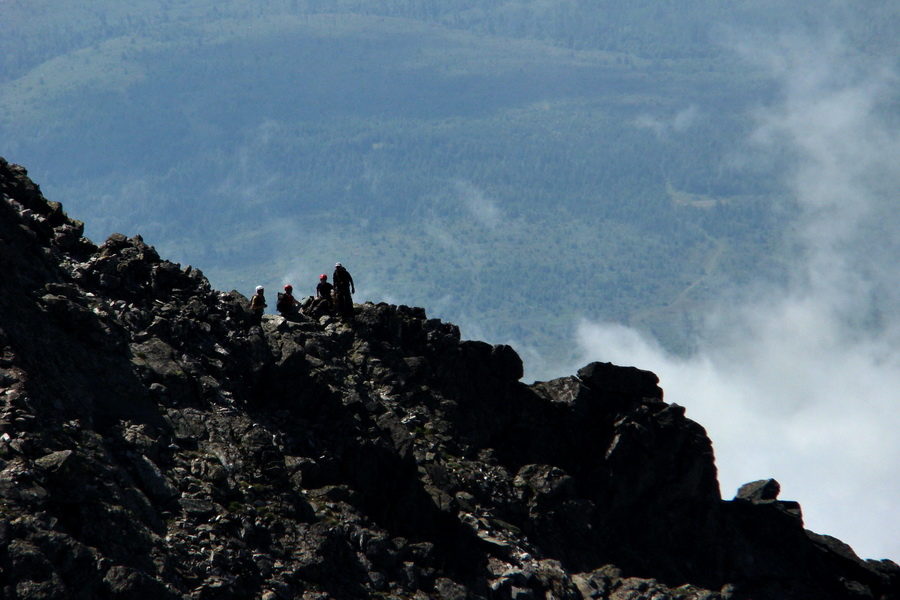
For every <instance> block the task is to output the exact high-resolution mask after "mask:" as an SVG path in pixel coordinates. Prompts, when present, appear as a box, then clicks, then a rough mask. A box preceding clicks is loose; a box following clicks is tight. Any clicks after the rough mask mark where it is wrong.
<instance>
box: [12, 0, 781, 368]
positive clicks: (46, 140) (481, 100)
mask: <svg viewBox="0 0 900 600" xmlns="http://www.w3.org/2000/svg"><path fill="white" fill-rule="evenodd" d="M545 4H546V3H512V4H509V3H499V4H498V3H491V2H467V3H465V6H456V7H455V9H454V10H449V9H445V8H440V7H430V6H427V3H409V4H403V5H399V6H398V5H397V4H396V3H372V4H368V3H359V2H343V3H339V4H334V3H324V4H321V3H316V2H263V3H260V4H258V5H256V6H254V7H249V6H247V5H246V4H244V3H239V2H218V3H214V2H202V1H192V2H188V3H183V4H179V5H178V6H175V5H172V4H171V3H167V2H163V3H148V4H146V5H141V6H140V7H133V8H130V9H125V8H122V7H120V6H118V5H115V4H112V3H99V4H98V3H80V2H76V3H72V4H70V5H68V8H67V11H66V14H64V15H63V14H60V13H57V12H54V11H53V10H51V8H52V7H50V5H47V4H43V3H40V2H38V3H34V4H29V5H27V6H26V5H25V4H23V3H11V4H10V5H9V6H10V8H9V10H8V11H7V13H6V14H7V15H9V16H8V18H7V20H6V21H5V22H4V24H0V27H5V28H6V29H5V30H2V33H3V34H4V35H3V36H2V37H3V38H4V41H2V42H0V44H5V46H4V47H6V46H8V47H9V50H10V51H9V52H8V53H6V55H5V56H6V59H5V60H6V63H4V71H5V72H4V75H5V77H4V78H3V79H2V84H0V85H2V87H0V97H2V103H3V105H4V109H5V110H4V111H3V112H2V114H0V137H2V139H3V140H4V141H3V143H4V148H3V152H4V154H5V155H7V156H10V157H15V159H16V160H17V161H20V162H24V163H26V164H29V165H30V168H31V169H32V172H34V173H36V174H38V175H39V176H40V178H41V180H42V181H43V182H44V186H45V188H46V189H48V190H51V191H52V192H53V193H54V194H56V195H58V196H60V197H66V198H71V199H72V200H70V201H69V202H68V204H67V206H69V209H70V211H71V212H72V214H73V215H77V216H79V217H80V218H82V219H84V220H85V221H87V222H88V227H89V231H88V234H89V235H95V236H97V237H106V236H107V235H108V234H109V233H111V232H113V231H133V230H140V231H142V232H143V234H144V235H146V236H148V237H152V238H153V239H154V240H156V242H157V245H158V247H160V248H161V249H163V250H164V251H165V253H166V254H167V255H169V256H174V257H188V256H190V257H192V260H202V261H203V263H204V264H205V265H206V272H207V273H208V274H209V276H210V278H211V280H212V281H214V282H215V283H216V285H217V286H219V287H226V288H229V289H230V288H237V289H241V290H242V291H244V292H248V291H249V290H252V288H253V286H255V285H256V283H257V281H255V280H254V279H253V277H256V276H259V277H260V278H262V279H263V280H266V281H279V282H283V283H288V282H290V283H292V284H294V285H295V286H297V288H298V289H306V288H307V287H308V288H312V286H313V285H314V284H315V282H316V280H317V279H316V278H317V276H318V274H319V273H320V272H321V270H322V269H323V265H330V264H333V262H334V260H335V258H334V257H335V256H342V257H343V259H344V262H346V263H348V265H350V266H351V267H353V268H352V270H354V271H355V272H358V273H360V274H361V275H364V276H363V277H360V281H361V282H363V285H364V288H365V290H366V295H367V297H369V298H378V299H385V300H390V299H391V298H394V297H396V295H397V294H398V293H400V294H402V295H403V297H404V298H408V299H409V300H408V301H409V302H412V303H417V304H425V303H427V304H428V305H429V306H433V307H434V309H433V310H434V311H436V314H440V315H441V316H442V317H447V318H448V319H452V320H454V321H456V322H460V323H465V324H466V326H467V327H468V326H469V324H472V325H474V326H477V327H479V328H480V329H481V330H483V332H484V333H485V334H486V335H487V336H488V337H490V338H491V339H497V340H509V339H517V340H519V341H521V342H522V343H523V344H524V345H526V346H534V347H535V348H538V349H539V350H540V352H541V353H546V354H548V355H554V356H560V357H561V356H566V355H567V354H571V352H572V350H571V343H570V339H571V335H569V333H570V332H571V330H572V328H573V327H574V323H575V322H576V321H577V320H578V319H579V318H589V319H604V320H612V321H618V322H627V323H633V324H635V325H638V326H641V327H643V328H644V329H645V330H650V331H652V332H653V333H654V334H656V335H657V336H658V337H660V338H661V339H662V340H663V341H664V343H665V344H666V345H667V346H669V347H672V348H677V349H681V350H684V349H686V348H689V345H690V334H691V323H692V320H693V319H696V318H697V315H698V314H702V311H703V306H704V302H705V301H706V300H708V299H709V298H711V297H715V296H717V295H718V294H720V293H722V290H724V289H727V288H728V287H729V286H730V285H732V284H734V283H735V282H741V281H746V280H749V279H754V278H760V279H769V280H776V281H778V280H782V279H783V278H784V277H785V270H786V269H785V266H784V264H783V263H782V262H781V261H780V258H781V257H782V255H783V254H784V253H785V252H786V251H785V249H784V248H783V247H782V246H781V239H782V238H781V236H782V234H783V232H784V229H785V227H787V226H788V225H789V218H788V217H789V216H790V205H791V202H790V198H789V197H787V195H786V194H785V193H784V190H782V189H781V188H780V187H779V184H778V181H777V178H775V177H771V176H769V175H770V174H769V173H768V172H767V171H764V172H762V173H761V172H760V170H759V168H757V167H755V166H754V167H750V166H747V165H748V164H749V162H752V161H749V162H748V161H744V163H743V166H741V167H738V166H736V165H737V164H738V162H739V161H737V160H731V157H734V156H738V157H741V156H742V153H743V152H744V151H745V149H744V148H743V147H742V142H741V140H742V139H744V138H745V137H746V136H747V134H748V131H749V130H750V128H751V126H752V125H751V123H750V121H749V120H748V111H749V109H750V108H751V107H753V106H756V105H757V104H758V103H760V102H761V101H765V100H766V99H768V98H770V97H771V95H772V94H773V93H774V92H773V90H772V89H771V88H772V86H771V83H770V82H769V81H768V80H767V79H766V78H765V77H764V76H763V75H762V74H761V73H759V72H758V71H756V70H753V69H751V68H748V67H747V66H746V65H742V64H740V63H738V62H737V61H736V60H735V59H734V57H733V56H731V55H729V54H728V53H727V52H724V51H723V50H722V48H721V47H720V46H719V45H718V41H717V38H716V37H715V27H714V25H713V23H714V22H715V20H716V19H717V18H719V17H723V15H722V14H721V13H722V9H721V8H719V9H716V8H715V7H713V6H712V5H713V4H715V3H710V2H703V3H697V4H696V5H690V6H687V7H683V8H682V9H681V10H680V11H678V12H677V14H675V15H673V14H672V13H673V6H670V5H666V6H665V7H659V8H656V9H655V8H653V7H652V6H651V5H650V4H647V3H640V4H635V5H634V6H631V5H629V6H628V7H623V6H618V5H616V4H615V3H608V4H609V5H608V6H606V9H605V10H603V11H597V10H591V9H590V6H587V5H584V6H579V5H578V3H566V5H565V6H562V5H560V6H559V7H549V6H544V5H545ZM754 6H755V3H743V4H742V8H740V9H735V10H736V13H735V15H738V16H740V15H742V14H743V13H742V12H741V11H742V10H743V11H750V12H752V10H753V7H754ZM41 7H45V8H46V10H45V11H44V12H41V11H40V10H39V9H40V8H41ZM29 11H31V12H29ZM726 12H727V11H726ZM657 13H658V14H657ZM735 15H732V16H731V18H735V19H736V18H737V17H735ZM63 17H65V18H63ZM723 18H724V17H723ZM663 24H665V25H666V28H663V27H662V25H663ZM662 29H664V33H665V35H660V36H658V39H657V41H656V42H654V43H651V38H652V37H653V31H657V32H661V31H662ZM188 189H189V190H191V191H190V198H189V199H186V198H185V196H184V194H185V190H188ZM287 279H290V281H287ZM304 282H307V284H304ZM522 282H527V283H526V284H524V285H523V284H522ZM310 291H311V289H310ZM512 314H517V315H520V317H521V320H522V321H524V322H527V323H528V327H527V328H521V327H519V326H518V324H519V322H521V321H517V320H515V321H514V320H511V319H509V315H512ZM560 331H565V332H566V334H565V335H560Z"/></svg>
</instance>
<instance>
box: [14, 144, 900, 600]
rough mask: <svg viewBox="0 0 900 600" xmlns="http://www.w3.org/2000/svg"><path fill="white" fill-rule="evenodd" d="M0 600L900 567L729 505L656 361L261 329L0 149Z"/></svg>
mask: <svg viewBox="0 0 900 600" xmlns="http://www.w3.org/2000/svg"><path fill="white" fill-rule="evenodd" d="M0 198H2V199H0V269H2V273H3V277H2V278H0V292H2V293H0V597H2V598H21V599H26V600H31V599H35V600H36V599H38V598H66V599H70V598H71V599H94V598H123V599H124V598H129V599H141V598H147V599H150V598H153V599H158V598H183V599H191V600H199V599H214V600H221V599H230V598H234V599H245V598H263V599H266V600H280V599H287V598H303V599H306V600H311V599H316V598H321V599H326V598H341V599H343V598H370V597H384V598H420V599H421V598H459V599H478V598H484V599H488V598H490V599H503V600H506V599H517V600H526V599H532V598H533V599H544V598H556V599H573V600H574V599H579V598H597V599H602V600H626V599H628V600H637V599H651V598H652V599H654V600H667V599H671V600H675V599H678V600H687V599H693V600H725V599H730V600H750V599H753V600H775V599H778V600H806V599H815V600H832V599H833V600H837V599H841V600H844V599H847V598H877V599H880V600H889V599H896V598H898V597H900V569H898V567H897V565H896V564H894V563H892V562H890V561H863V560H861V559H859V558H858V557H857V556H856V555H855V554H854V553H853V551H852V550H851V549H850V548H849V547H847V546H846V545H845V544H842V543H841V542H840V541H838V540H835V539H833V538H829V537H827V536H821V535H817V534H814V533H812V532H809V531H806V530H805V529H804V527H803V520H802V514H801V511H800V507H799V505H797V503H795V502H790V501H781V500H778V493H779V485H778V483H777V482H775V481H774V480H763V481H758V482H754V483H751V484H747V485H746V486H743V487H742V488H741V490H740V491H739V492H738V495H737V497H736V498H735V499H734V500H730V501H723V500H722V498H721V496H720V492H719V485H718V481H717V476H716V467H715V461H714V456H713V448H712V443H711V442H710V440H709V438H708V436H707V435H706V432H705V430H704V429H703V427H701V426H700V425H699V424H697V423H695V422H693V421H691V420H690V419H688V418H687V417H686V416H685V411H684V408H683V407H680V406H678V405H675V404H667V403H666V402H664V400H663V392H662V390H661V389H660V388H659V385H658V384H659V380H658V378H657V377H656V375H654V374H653V373H650V372H648V371H642V370H640V369H637V368H634V367H619V366H616V365H612V364H609V363H592V364H590V365H587V366H585V367H584V368H582V369H580V370H579V371H578V374H577V376H571V377H563V378H560V379H556V380H553V381H547V382H537V383H534V384H532V385H525V384H523V383H521V382H520V379H521V378H522V373H523V368H522V361H521V359H520V357H519V356H518V354H517V353H516V352H515V350H514V349H512V348H511V347H509V346H505V345H498V346H492V345H490V344H486V343H484V342H480V341H471V340H470V341H461V340H460V332H459V329H458V328H457V327H456V326H454V325H452V324H448V323H442V322H441V321H439V320H436V319H428V318H427V316H426V314H425V311H424V310H423V309H421V308H412V307H407V306H392V305H388V304H384V303H380V304H372V303H364V304H357V305H356V306H355V319H354V321H353V322H352V323H341V322H338V321H337V320H335V319H332V318H330V317H328V316H324V317H321V318H319V319H312V318H308V317H304V316H302V315H301V316H298V317H297V318H292V319H290V320H285V319H284V318H282V317H280V316H272V315H265V316H264V317H263V319H262V323H261V324H260V325H253V324H252V323H251V319H250V314H249V311H248V309H247V305H248V300H247V298H245V297H244V296H242V295H241V294H240V293H238V292H236V291H232V292H228V293H223V292H218V291H215V290H213V289H212V288H211V287H210V285H209V282H208V281H207V280H206V278H205V277H204V276H203V274H202V272H200V271H199V270H197V269H195V268H193V267H190V266H189V267H181V266H180V265H178V264H175V263H171V262H169V261H166V260H164V259H162V258H161V257H160V256H159V254H158V253H157V252H156V250H155V249H154V248H153V247H152V246H149V245H148V244H147V243H145V242H144V240H143V239H142V238H141V237H140V236H133V237H127V236H125V235H121V234H115V235H112V236H110V238H109V239H108V240H106V241H105V242H104V243H103V244H101V245H99V246H97V245H95V244H93V243H92V242H90V241H89V240H87V239H85V238H84V237H83V231H84V226H83V224H82V223H80V222H78V221H74V220H71V219H69V217H67V216H66V214H65V213H64V212H63V210H62V206H61V205H60V204H58V203H55V202H49V201H47V200H46V199H45V198H44V197H43V196H42V194H41V192H40V189H39V188H38V186H37V185H35V184H34V183H33V182H31V181H30V180H29V179H28V177H27V174H26V172H25V170H24V169H23V168H21V167H18V166H15V165H9V164H8V163H7V162H6V161H3V160H2V159H0Z"/></svg>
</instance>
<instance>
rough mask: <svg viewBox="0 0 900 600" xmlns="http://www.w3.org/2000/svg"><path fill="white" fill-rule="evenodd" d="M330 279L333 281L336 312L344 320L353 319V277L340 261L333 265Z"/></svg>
mask: <svg viewBox="0 0 900 600" xmlns="http://www.w3.org/2000/svg"><path fill="white" fill-rule="evenodd" d="M331 280H332V281H333V282H334V298H335V301H336V304H337V310H338V314H340V315H341V318H342V319H343V320H345V321H350V320H352V319H353V298H352V297H351V294H355V293H356V286H355V285H354V284H353V277H351V276H350V273H349V272H348V271H347V269H345V268H344V266H343V265H342V264H341V263H337V264H335V265H334V275H333V276H332V278H331Z"/></svg>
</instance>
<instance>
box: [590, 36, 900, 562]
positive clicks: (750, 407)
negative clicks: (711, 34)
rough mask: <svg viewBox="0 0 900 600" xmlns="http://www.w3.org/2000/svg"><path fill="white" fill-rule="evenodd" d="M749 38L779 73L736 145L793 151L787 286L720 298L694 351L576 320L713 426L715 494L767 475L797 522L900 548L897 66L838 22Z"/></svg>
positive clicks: (596, 353)
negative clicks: (684, 353) (808, 32)
mask: <svg viewBox="0 0 900 600" xmlns="http://www.w3.org/2000/svg"><path fill="white" fill-rule="evenodd" d="M744 42H745V43H744V44H742V45H741V46H740V48H739V50H740V51H741V52H742V53H743V54H744V56H745V58H746V59H747V60H749V61H753V62H754V63H757V64H761V65H764V66H765V67H767V68H768V69H769V70H770V71H771V73H772V75H773V76H774V77H775V78H776V79H777V80H778V81H779V83H780V85H781V88H782V94H781V95H780V96H779V99H778V100H777V102H776V103H775V104H773V105H771V106H765V107H760V108H759V109H758V111H757V112H756V114H755V118H756V121H757V123H758V128H757V130H756V133H755V135H754V136H753V138H752V139H750V140H748V150H750V149H752V150H753V152H747V154H746V156H745V157H744V158H745V159H748V158H747V157H752V156H754V155H755V156H756V157H757V158H758V157H765V156H773V155H778V154H780V153H781V152H784V151H786V156H787V157H788V158H789V159H790V160H789V161H787V162H788V163H789V164H790V166H787V165H785V168H784V177H785V179H786V181H787V182H788V183H789V185H790V187H791V188H793V190H794V191H795V193H796V194H797V197H798V198H799V201H800V203H801V207H802V211H803V214H802V218H801V221H800V223H799V226H798V228H797V230H796V236H797V237H796V240H795V241H796V243H797V245H798V252H797V256H796V257H795V264H793V265H792V268H793V279H792V282H791V285H790V286H789V288H788V289H787V290H775V289H773V288H771V287H768V286H765V285H762V284H760V285H759V286H757V287H754V288H752V289H746V290H744V293H743V294H742V296H741V298H740V300H739V301H737V302H734V303H729V304H727V305H726V304H723V305H722V306H719V307H718V309H717V310H716V311H715V312H714V313H713V314H712V315H710V317H709V319H708V321H707V322H706V324H705V327H704V328H703V332H702V335H701V339H700V340H699V348H700V349H699V351H698V352H696V353H695V354H694V355H693V356H691V357H690V358H686V359H685V358H677V357H675V356H672V355H671V354H668V353H666V352H665V351H663V350H662V349H661V348H660V347H659V345H658V344H656V343H655V342H654V341H653V340H648V339H646V338H644V337H643V336H641V335H640V334H638V333H636V332H635V331H633V330H630V329H628V328H626V327H623V326H620V325H610V324H604V323H591V322H584V323H582V324H581V326H580V328H579V332H578V342H579V344H580V345H581V347H582V348H583V350H584V360H585V361H587V360H603V361H612V362H615V363H619V364H633V365H636V366H639V367H641V368H645V369H649V370H652V371H654V372H656V373H657V374H658V375H659V376H660V378H661V380H662V381H661V385H662V386H663V388H664V390H665V394H666V399H667V400H668V401H669V402H676V403H678V404H681V405H683V406H685V407H687V409H688V416H689V417H691V418H693V419H694V420H696V421H698V422H699V423H700V424H702V425H703V426H704V427H706V429H707V432H708V433H709V435H710V437H711V438H712V440H713V443H714V447H715V452H716V459H717V464H718V468H719V479H720V484H721V488H722V495H723V497H725V498H731V497H733V495H734V493H735V492H736V490H737V488H738V487H739V486H740V485H741V484H743V483H746V482H749V481H754V480H757V479H764V478H769V477H774V478H775V479H777V480H778V481H779V483H781V486H782V493H781V496H780V498H781V499H783V500H796V501H799V502H800V503H801V505H802V507H803V513H804V519H805V523H806V527H807V528H809V529H811V530H813V531H816V532H817V533H822V534H827V535H832V536H835V537H837V538H839V539H841V540H842V541H844V542H846V543H848V544H850V545H851V546H852V547H853V548H854V550H856V552H857V553H858V554H859V555H860V556H862V557H864V558H891V559H893V560H898V559H900V515H898V505H897V500H898V498H900V436H898V432H900V411H898V408H900V344H898V341H900V315H898V314H897V310H896V309H897V306H898V303H897V300H898V290H897V282H898V280H900V277H898V275H900V249H898V242H897V240H896V232H897V231H898V228H897V224H898V223H897V222H898V218H897V216H896V213H897V210H896V209H897V204H898V201H897V200H898V199H897V193H898V190H900V131H898V127H897V124H896V123H895V122H892V120H891V119H890V118H888V117H886V116H885V115H886V114H887V111H886V110H885V104H887V103H890V102H891V101H894V102H896V96H894V97H891V96H890V94H891V93H892V90H891V88H892V86H896V83H897V75H896V72H895V70H894V67H895V65H894V64H893V63H892V62H890V61H886V60H885V61H882V60H881V59H879V58H877V57H872V56H860V55H856V54H854V53H852V52H851V51H850V50H848V48H847V47H846V46H845V45H844V44H843V43H842V39H841V37H840V35H839V34H838V33H836V32H834V31H832V32H830V33H828V34H824V35H818V36H812V37H809V36H796V35H795V36H784V37H780V38H771V37H769V38H765V39H745V40H744ZM761 49H762V50H761ZM695 118H702V117H701V116H699V115H695ZM730 159H733V160H736V159H740V157H738V156H735V157H730Z"/></svg>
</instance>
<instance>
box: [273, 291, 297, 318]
mask: <svg viewBox="0 0 900 600" xmlns="http://www.w3.org/2000/svg"><path fill="white" fill-rule="evenodd" d="M299 305H300V303H299V302H298V301H297V299H296V298H294V288H293V286H291V285H286V286H284V293H283V294H278V302H276V303H275V308H276V309H277V310H278V312H280V313H281V316H282V317H284V318H286V319H287V318H290V317H292V316H294V315H296V314H297V307H298V306H299Z"/></svg>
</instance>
